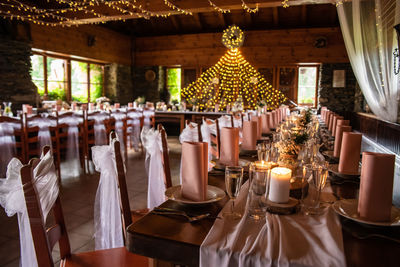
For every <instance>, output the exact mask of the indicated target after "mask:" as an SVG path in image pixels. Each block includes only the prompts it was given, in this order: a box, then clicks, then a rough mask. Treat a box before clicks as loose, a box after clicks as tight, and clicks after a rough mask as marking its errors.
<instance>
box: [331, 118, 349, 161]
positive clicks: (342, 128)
mask: <svg viewBox="0 0 400 267" xmlns="http://www.w3.org/2000/svg"><path fill="white" fill-rule="evenodd" d="M339 122H340V121H339ZM344 132H351V126H347V125H337V126H336V131H335V136H336V137H335V144H334V149H333V156H334V157H336V158H338V157H340V149H341V148H342V137H343V133H344Z"/></svg>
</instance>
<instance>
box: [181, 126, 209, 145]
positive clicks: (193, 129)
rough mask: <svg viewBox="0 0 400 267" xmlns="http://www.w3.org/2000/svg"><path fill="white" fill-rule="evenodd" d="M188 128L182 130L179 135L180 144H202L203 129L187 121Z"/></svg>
mask: <svg viewBox="0 0 400 267" xmlns="http://www.w3.org/2000/svg"><path fill="white" fill-rule="evenodd" d="M185 124H186V127H185V128H184V129H183V130H182V132H181V134H180V135H179V142H180V143H181V144H182V143H183V142H202V141H203V138H202V136H201V127H200V126H199V125H198V124H197V123H195V122H190V121H189V120H187V121H186V123H185Z"/></svg>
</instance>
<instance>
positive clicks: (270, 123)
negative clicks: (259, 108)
mask: <svg viewBox="0 0 400 267" xmlns="http://www.w3.org/2000/svg"><path fill="white" fill-rule="evenodd" d="M267 117H268V119H269V127H270V128H275V122H274V113H273V112H268V113H267Z"/></svg>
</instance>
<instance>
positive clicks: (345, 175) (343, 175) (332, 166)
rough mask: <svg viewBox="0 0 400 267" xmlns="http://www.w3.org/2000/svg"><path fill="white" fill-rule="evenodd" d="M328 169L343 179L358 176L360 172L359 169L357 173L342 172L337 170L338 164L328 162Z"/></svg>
mask: <svg viewBox="0 0 400 267" xmlns="http://www.w3.org/2000/svg"><path fill="white" fill-rule="evenodd" d="M328 170H329V171H330V172H331V173H333V174H334V175H336V176H338V177H340V178H343V179H355V178H358V177H359V176H360V174H361V172H360V169H358V173H343V172H339V164H329V168H328Z"/></svg>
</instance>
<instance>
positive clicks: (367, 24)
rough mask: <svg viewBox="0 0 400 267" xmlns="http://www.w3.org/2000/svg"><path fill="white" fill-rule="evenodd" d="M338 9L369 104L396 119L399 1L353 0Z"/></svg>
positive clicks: (356, 73)
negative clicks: (395, 71)
mask: <svg viewBox="0 0 400 267" xmlns="http://www.w3.org/2000/svg"><path fill="white" fill-rule="evenodd" d="M341 2H342V1H341ZM337 11H338V15H339V20H340V27H341V30H342V33H343V39H344V42H345V45H346V49H347V54H348V55H349V59H350V63H351V65H352V68H353V72H354V74H355V76H356V78H357V81H358V83H359V85H360V88H361V90H362V92H363V94H364V96H365V98H366V100H367V102H368V105H369V106H370V108H371V110H372V112H373V113H374V114H375V115H377V116H378V117H379V118H381V119H384V120H389V121H392V122H395V121H396V120H397V110H398V102H399V87H398V83H399V79H400V78H399V77H400V75H397V76H396V75H395V74H394V60H393V51H394V49H395V48H397V39H396V32H395V30H394V29H393V26H395V25H396V24H398V23H399V22H400V2H399V1H398V0H369V1H365V0H352V1H351V2H343V3H342V4H339V5H338V8H337Z"/></svg>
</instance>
